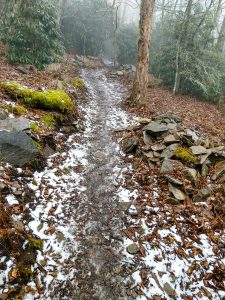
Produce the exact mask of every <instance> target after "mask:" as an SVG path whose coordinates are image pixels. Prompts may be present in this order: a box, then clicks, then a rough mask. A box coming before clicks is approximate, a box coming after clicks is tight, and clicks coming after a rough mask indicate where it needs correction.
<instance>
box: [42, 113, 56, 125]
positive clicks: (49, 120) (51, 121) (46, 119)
mask: <svg viewBox="0 0 225 300" xmlns="http://www.w3.org/2000/svg"><path fill="white" fill-rule="evenodd" d="M40 122H42V123H43V124H44V125H45V126H46V127H49V128H53V127H55V125H56V120H55V118H54V117H53V116H52V115H51V114H46V115H44V116H43V117H42V118H41V119H40Z"/></svg>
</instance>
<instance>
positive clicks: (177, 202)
mask: <svg viewBox="0 0 225 300" xmlns="http://www.w3.org/2000/svg"><path fill="white" fill-rule="evenodd" d="M166 203H167V204H171V205H179V204H180V201H179V200H177V199H174V198H171V197H170V198H167V199H166Z"/></svg>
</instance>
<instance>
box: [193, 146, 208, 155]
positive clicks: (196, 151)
mask: <svg viewBox="0 0 225 300" xmlns="http://www.w3.org/2000/svg"><path fill="white" fill-rule="evenodd" d="M190 149H191V151H192V153H193V154H194V155H200V154H206V153H207V152H208V151H207V149H206V148H205V147H203V146H192V147H191V148H190Z"/></svg>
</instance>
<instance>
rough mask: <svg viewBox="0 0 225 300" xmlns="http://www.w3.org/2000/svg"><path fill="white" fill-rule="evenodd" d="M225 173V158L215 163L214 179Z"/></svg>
mask: <svg viewBox="0 0 225 300" xmlns="http://www.w3.org/2000/svg"><path fill="white" fill-rule="evenodd" d="M224 173H225V160H224V161H221V162H218V163H217V164H216V165H215V174H214V175H213V177H212V179H213V180H217V179H218V178H220V177H221V176H222V175H223V174H224Z"/></svg>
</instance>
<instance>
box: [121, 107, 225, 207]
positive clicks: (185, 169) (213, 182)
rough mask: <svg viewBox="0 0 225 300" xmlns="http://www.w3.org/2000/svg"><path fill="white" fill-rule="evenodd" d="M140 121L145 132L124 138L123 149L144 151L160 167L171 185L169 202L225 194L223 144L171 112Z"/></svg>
mask: <svg viewBox="0 0 225 300" xmlns="http://www.w3.org/2000/svg"><path fill="white" fill-rule="evenodd" d="M139 122H140V124H141V132H143V136H141V138H133V137H132V138H128V139H126V140H124V144H123V149H124V151H125V152H126V153H132V152H136V153H137V154H138V155H142V157H144V159H145V161H146V162H147V163H148V165H149V167H150V169H153V168H156V167H157V168H158V169H159V176H160V181H161V182H162V183H163V184H165V183H166V186H167V190H166V192H165V194H166V195H164V196H166V197H165V200H166V202H167V203H169V204H174V205H177V204H182V203H183V202H184V201H185V200H191V201H193V202H202V201H206V200H207V199H209V198H211V199H212V198H213V197H214V196H215V194H217V195H218V191H219V193H220V195H222V196H224V195H225V146H224V145H223V144H221V145H218V144H214V143H213V142H212V141H210V140H209V138H202V137H201V136H200V135H199V134H198V133H197V132H195V131H194V130H192V129H190V128H187V127H186V126H185V125H184V124H182V122H181V120H180V119H178V118H177V117H175V116H174V115H172V114H170V113H167V114H163V115H159V116H157V117H155V118H153V119H152V120H150V119H141V120H139Z"/></svg>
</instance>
